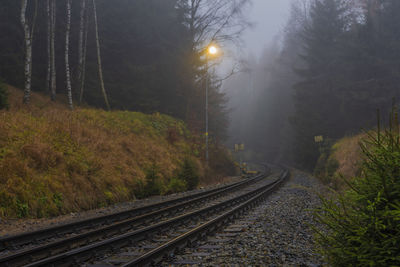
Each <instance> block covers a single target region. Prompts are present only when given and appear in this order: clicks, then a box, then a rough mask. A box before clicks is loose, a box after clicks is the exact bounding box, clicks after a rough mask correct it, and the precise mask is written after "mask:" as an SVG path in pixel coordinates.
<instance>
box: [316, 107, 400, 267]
mask: <svg viewBox="0 0 400 267" xmlns="http://www.w3.org/2000/svg"><path fill="white" fill-rule="evenodd" d="M398 125H399V123H398V119H397V113H394V114H393V116H392V120H391V123H390V126H389V128H388V129H386V130H383V131H381V130H380V127H379V126H378V129H377V130H376V131H375V132H370V133H367V138H366V139H364V140H363V141H362V142H361V144H360V146H361V149H362V154H363V156H364V161H363V164H362V168H361V170H362V172H361V176H360V177H356V178H354V179H352V180H351V181H350V182H348V186H349V188H350V189H349V190H347V191H346V192H345V193H344V194H338V196H337V198H332V199H326V198H322V197H321V200H322V206H321V208H320V209H318V210H317V211H316V212H315V215H316V220H317V221H318V222H319V223H321V225H322V226H323V227H324V228H325V230H321V229H315V230H316V233H317V235H316V237H317V238H316V240H317V242H318V244H319V245H320V248H321V252H322V253H323V254H324V255H325V256H326V259H327V260H328V262H329V263H330V264H331V265H332V266H399V265H400V135H399V127H398Z"/></svg>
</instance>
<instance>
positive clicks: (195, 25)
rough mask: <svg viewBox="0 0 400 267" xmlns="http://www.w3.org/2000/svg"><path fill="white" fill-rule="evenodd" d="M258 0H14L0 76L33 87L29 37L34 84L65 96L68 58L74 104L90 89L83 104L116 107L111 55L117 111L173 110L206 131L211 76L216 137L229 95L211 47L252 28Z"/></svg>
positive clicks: (2, 38) (3, 35)
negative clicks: (211, 66)
mask: <svg viewBox="0 0 400 267" xmlns="http://www.w3.org/2000/svg"><path fill="white" fill-rule="evenodd" d="M21 2H22V5H21ZM248 2H249V1H248V0H234V1H228V0H219V1H210V0H193V1H188V0H135V1H130V0H113V1H109V0H79V1H75V0H74V1H70V0H57V1H56V0H24V1H15V0H4V1H2V3H1V6H0V77H1V78H2V79H3V80H4V81H5V82H7V83H9V84H12V85H14V86H17V87H20V88H25V90H26V87H27V81H26V77H27V73H26V66H27V61H26V59H27V58H28V59H29V51H28V50H27V47H28V46H29V44H28V43H29V42H28V43H27V40H28V41H31V44H32V64H31V75H32V82H31V85H30V84H29V86H28V87H31V88H32V90H35V91H43V92H46V91H47V92H48V93H49V95H52V97H53V98H55V95H54V92H53V93H52V82H53V80H54V83H55V86H54V90H56V92H57V94H59V93H61V94H67V92H68V87H69V86H68V80H69V79H68V77H67V76H68V75H67V73H68V72H67V71H66V66H68V65H66V63H67V62H66V61H67V60H66V59H67V58H68V61H69V62H68V63H69V68H70V72H71V73H70V74H71V75H70V80H71V83H72V96H73V101H74V103H79V102H80V95H81V91H82V92H83V94H82V95H83V98H82V102H83V103H86V104H89V105H92V106H96V107H101V108H106V102H105V101H104V100H105V99H104V94H103V93H102V90H101V88H102V86H101V79H99V78H100V77H99V75H100V74H99V73H100V72H99V69H100V68H99V67H98V65H99V64H98V62H99V60H98V59H99V58H100V55H101V58H100V59H101V63H102V72H103V73H102V74H103V77H104V87H105V91H106V94H107V96H108V100H109V102H110V106H111V108H112V109H123V110H135V111H142V112H146V113H152V112H161V113H165V114H169V115H172V116H174V117H177V118H181V119H183V120H185V121H186V122H188V123H189V125H190V126H191V127H192V128H193V129H195V130H199V131H200V130H203V129H202V128H203V125H204V105H205V90H204V88H205V82H206V81H207V82H208V83H209V89H210V94H209V97H210V109H209V112H210V113H211V114H210V117H212V118H213V121H212V124H211V125H210V127H211V134H212V135H213V136H216V137H224V136H225V129H226V126H227V119H226V110H225V97H224V95H223V94H222V93H221V92H220V82H218V80H216V78H215V77H213V79H205V78H204V77H205V69H206V68H205V60H204V56H203V54H204V47H205V46H206V45H207V44H208V43H209V42H211V41H216V42H220V43H224V42H226V41H233V40H235V39H237V38H238V36H239V33H240V32H241V31H242V30H243V29H244V28H245V27H246V23H245V21H244V19H243V16H242V13H241V12H242V9H243V8H244V7H245V6H246V5H247V3H248ZM25 3H26V5H25V8H26V9H24V4H25ZM212 3H214V4H215V3H217V4H218V7H216V6H212V5H211V4H212ZM69 5H70V6H69ZM96 10H97V12H96ZM24 11H25V12H24ZM69 12H70V14H71V16H70V24H69V23H68V21H69V20H68V18H69V16H68V14H69ZM95 15H96V16H95ZM22 17H24V19H25V24H24V23H22V22H21V18H22ZM96 17H97V24H98V25H97V26H98V38H96V24H95V22H96V20H95V18H96ZM24 25H26V28H25V27H23V26H24ZM68 26H70V32H68V31H67V29H68ZM29 34H30V35H29ZM66 36H69V39H70V40H68V41H69V42H67V37H66ZM27 37H29V38H27ZM97 39H98V40H99V43H100V46H99V51H100V52H101V54H100V53H98V49H97V47H98V46H97V42H96V41H97ZM53 42H54V49H53V48H52V44H53ZM66 47H68V49H66ZM53 50H54V55H53V54H52V53H53ZM27 51H28V52H27ZM53 60H54V62H55V63H54V67H53V65H52V61H53ZM28 63H29V62H28ZM28 65H29V64H28ZM52 71H54V75H55V76H54V79H53V77H52V74H53V72H52ZM82 71H83V72H84V74H82ZM28 72H29V71H28ZM28 76H29V75H28ZM82 81H83V87H82V88H81V84H82ZM21 101H22V100H21Z"/></svg>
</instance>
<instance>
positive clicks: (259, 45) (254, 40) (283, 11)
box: [244, 0, 291, 57]
mask: <svg viewBox="0 0 400 267" xmlns="http://www.w3.org/2000/svg"><path fill="white" fill-rule="evenodd" d="M290 2H291V0H253V6H252V7H251V9H250V10H249V18H250V20H251V21H252V22H253V23H254V24H255V25H254V28H252V29H249V30H247V32H246V33H245V35H244V40H245V43H246V48H247V49H246V50H247V51H248V53H252V54H254V55H255V56H257V57H259V56H260V54H261V52H262V50H263V48H264V47H265V45H267V44H269V43H270V41H271V40H273V39H274V37H275V36H277V35H278V34H279V33H280V32H282V29H283V27H284V26H285V24H286V21H287V19H288V16H289V6H290Z"/></svg>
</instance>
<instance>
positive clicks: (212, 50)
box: [205, 44, 219, 166]
mask: <svg viewBox="0 0 400 267" xmlns="http://www.w3.org/2000/svg"><path fill="white" fill-rule="evenodd" d="M218 50H219V49H218V47H217V46H216V45H213V44H210V45H209V46H208V47H207V49H206V74H205V75H206V79H205V80H206V164H207V166H208V79H209V75H208V61H209V58H210V56H211V57H215V56H217V54H218Z"/></svg>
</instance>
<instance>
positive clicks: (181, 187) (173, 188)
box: [166, 177, 187, 194]
mask: <svg viewBox="0 0 400 267" xmlns="http://www.w3.org/2000/svg"><path fill="white" fill-rule="evenodd" d="M186 190H187V186H186V182H185V181H183V180H181V179H179V178H175V177H174V178H172V179H171V180H170V181H169V183H168V186H167V192H166V193H167V194H172V193H180V192H184V191H186Z"/></svg>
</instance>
